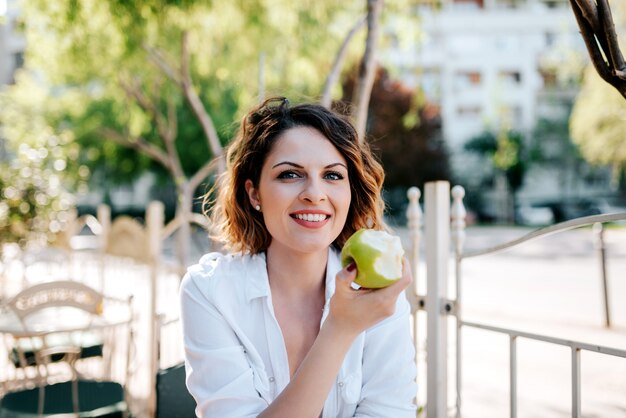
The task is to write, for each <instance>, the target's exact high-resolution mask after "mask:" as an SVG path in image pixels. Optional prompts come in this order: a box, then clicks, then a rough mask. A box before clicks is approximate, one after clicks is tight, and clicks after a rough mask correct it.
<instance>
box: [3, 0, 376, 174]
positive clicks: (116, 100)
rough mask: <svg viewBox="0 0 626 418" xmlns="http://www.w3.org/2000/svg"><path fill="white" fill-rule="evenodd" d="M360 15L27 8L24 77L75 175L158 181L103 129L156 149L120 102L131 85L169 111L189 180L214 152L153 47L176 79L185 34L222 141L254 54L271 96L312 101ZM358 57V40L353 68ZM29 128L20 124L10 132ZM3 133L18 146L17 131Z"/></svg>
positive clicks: (282, 4) (141, 122)
mask: <svg viewBox="0 0 626 418" xmlns="http://www.w3.org/2000/svg"><path fill="white" fill-rule="evenodd" d="M364 12H365V2H362V1H356V0H355V1H353V2H349V3H347V4H340V3H337V2H334V1H330V0H328V1H316V2H313V1H303V2H291V1H288V0H253V1H246V2H242V1H235V2H212V1H191V0H141V1H133V2H128V1H123V0H114V1H110V2H103V1H100V0H82V1H76V0H33V1H29V2H26V3H25V4H24V8H23V14H24V17H23V21H24V22H25V26H24V27H25V36H26V39H27V45H28V49H27V51H26V57H25V63H26V69H27V70H28V71H31V72H34V73H36V74H37V78H38V82H39V86H40V87H41V88H42V96H41V98H42V99H45V100H46V101H47V102H48V103H50V104H51V106H52V108H53V109H54V112H52V113H51V114H46V115H45V120H46V123H47V125H46V126H42V127H40V128H41V129H44V128H45V129H48V130H51V131H54V132H61V131H62V132H68V135H69V136H71V139H72V143H74V144H77V145H78V146H79V147H78V150H79V154H80V155H78V156H77V158H76V160H75V164H74V163H72V164H68V167H69V166H70V165H71V167H70V168H72V170H73V171H72V172H73V173H76V172H77V170H76V167H80V166H88V167H89V169H90V172H91V174H92V176H91V181H92V182H102V181H106V182H108V183H124V182H130V181H132V180H134V179H135V178H136V177H137V176H138V175H139V174H140V173H141V172H142V171H144V170H151V171H155V172H157V173H160V176H161V178H163V179H165V178H166V177H167V176H168V175H169V174H168V173H166V172H165V170H164V169H163V167H161V166H160V165H158V164H155V163H154V161H152V160H149V159H148V158H146V157H145V156H142V155H139V154H138V153H137V152H135V151H132V150H128V149H126V148H124V147H122V146H120V145H117V144H115V143H112V142H111V141H110V140H108V139H107V138H105V136H104V135H103V132H102V131H103V128H107V129H111V130H114V131H116V132H119V133H120V134H122V135H126V136H130V137H141V138H143V139H145V140H146V141H147V142H148V143H151V144H154V145H155V146H157V147H159V148H161V149H163V148H164V147H163V144H162V142H161V141H160V138H159V135H158V132H157V127H156V125H157V123H156V120H155V119H154V117H153V115H151V114H150V112H148V111H147V109H146V108H145V107H142V106H139V104H138V102H137V100H136V99H135V98H133V97H132V94H129V91H128V90H129V89H128V87H129V86H130V87H132V88H133V89H136V91H138V92H139V93H141V94H142V95H143V96H145V97H146V98H147V99H148V101H149V102H150V103H152V104H153V105H154V107H155V108H156V109H157V110H158V112H159V113H161V114H162V115H164V116H165V117H167V109H168V104H169V103H170V102H171V103H173V104H174V106H175V114H176V126H177V131H178V135H177V141H176V147H177V150H178V151H179V153H180V156H181V160H182V165H183V169H184V171H185V173H186V174H187V175H189V174H191V173H194V172H195V171H196V170H197V169H198V168H199V167H201V166H202V165H203V164H204V163H205V162H206V161H207V160H209V159H210V158H212V156H211V153H210V152H209V148H208V145H207V141H206V138H205V137H204V133H203V131H202V130H201V127H200V125H199V123H198V122H197V120H196V118H195V116H194V115H193V113H192V110H191V109H190V107H189V106H188V105H187V103H186V101H185V98H184V97H183V95H182V92H181V90H180V88H179V86H178V85H177V84H176V83H175V82H173V81H172V80H170V79H169V78H168V77H167V76H166V75H165V73H164V72H163V71H162V70H161V69H160V68H159V67H158V66H157V65H156V64H155V63H154V61H153V60H152V59H151V58H150V51H161V56H162V58H163V59H164V60H165V61H166V62H167V63H168V64H169V65H170V66H171V67H172V69H173V70H174V71H175V72H177V71H178V69H179V68H180V64H181V58H180V57H181V38H182V34H183V32H186V33H188V48H189V53H190V57H191V61H190V72H191V77H192V80H193V83H194V86H195V87H196V88H197V90H198V94H199V96H200V99H201V100H202V102H203V104H204V106H205V107H206V109H207V111H208V113H209V114H210V115H211V117H212V118H213V121H214V124H215V126H216V128H217V130H218V134H219V136H220V141H221V142H222V144H226V143H228V142H229V141H230V138H231V137H232V134H233V132H234V130H235V129H236V126H237V124H236V123H233V122H234V121H237V119H239V115H241V114H242V113H243V112H244V110H246V109H248V108H249V107H250V106H251V105H253V104H254V103H255V102H256V101H257V100H258V91H259V79H258V74H259V56H260V54H261V53H263V54H264V55H265V78H264V83H265V86H264V87H265V91H266V92H267V94H268V95H269V94H275V93H280V94H284V95H288V96H290V97H295V98H296V101H297V99H306V100H310V99H311V98H312V97H316V96H317V95H318V94H319V92H320V90H321V86H322V84H323V82H324V79H325V77H326V74H327V72H328V70H329V69H330V66H331V64H332V60H333V58H334V52H335V51H336V50H337V49H338V47H339V45H340V43H341V41H342V40H343V36H345V34H346V33H347V31H348V28H349V27H350V26H351V25H352V24H354V21H356V18H357V17H358V16H359V15H362V14H364ZM360 49H362V45H361V43H359V42H358V40H355V42H353V43H352V51H351V53H350V56H351V57H352V58H351V59H352V60H354V59H355V57H357V56H358V53H359V52H360ZM25 88H26V86H23V85H22V83H20V82H18V83H17V86H16V87H15V90H16V93H15V94H16V95H24V94H25V92H24V91H23V90H24V89H25ZM27 123H28V120H27V119H26V118H23V120H22V121H20V122H19V123H17V124H16V127H15V129H14V131H19V130H20V128H18V127H17V126H18V125H20V126H23V125H26V124H27ZM6 136H7V138H8V139H9V140H10V141H15V138H17V137H18V136H23V133H17V134H14V133H11V134H7V135H6Z"/></svg>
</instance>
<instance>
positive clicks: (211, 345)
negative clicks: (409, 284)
mask: <svg viewBox="0 0 626 418" xmlns="http://www.w3.org/2000/svg"><path fill="white" fill-rule="evenodd" d="M340 269H341V264H340V261H339V255H338V253H337V251H336V250H334V249H330V250H329V257H328V265H327V268H326V295H325V296H326V304H325V307H324V312H323V315H322V322H323V321H324V319H325V318H326V316H327V315H328V306H329V301H330V298H331V296H332V295H333V293H334V291H335V275H336V274H337V273H338V272H339V270H340ZM180 298H181V319H182V325H183V335H184V345H185V365H186V370H187V387H188V388H189V392H190V393H191V394H192V395H193V397H194V398H195V400H196V402H197V409H196V413H197V415H198V416H199V417H205V418H208V417H215V418H230V417H233V418H235V417H236V418H242V417H256V416H257V415H258V414H260V413H261V412H262V411H263V410H265V408H267V406H268V405H269V404H270V403H271V402H272V401H273V400H274V399H276V397H278V395H279V394H280V393H281V391H282V390H283V389H284V388H285V386H287V384H288V383H289V379H290V377H289V363H288V361H287V351H286V348H285V343H284V340H283V336H282V333H281V329H280V326H279V324H278V321H277V320H276V316H275V315H274V309H273V305H272V294H271V292H270V287H269V280H268V276H267V267H266V262H265V255H264V254H257V255H252V256H251V255H243V256H239V255H222V254H219V253H210V254H207V255H205V256H204V257H202V258H201V260H200V262H199V264H196V265H194V266H192V267H190V268H189V269H188V272H187V274H186V275H185V278H184V279H183V282H182V284H181V289H180ZM409 316H410V308H409V304H408V302H407V300H406V298H405V296H404V292H403V293H402V294H401V295H400V297H399V298H398V302H397V305H396V311H395V314H394V315H392V316H391V317H389V318H387V319H385V320H383V321H381V322H380V323H378V324H377V325H375V326H373V327H371V328H369V329H368V330H366V331H364V332H363V333H361V334H360V335H359V336H358V337H357V338H356V340H355V341H354V343H353V344H352V346H351V348H350V349H349V351H348V353H347V354H346V356H345V358H344V360H343V364H342V366H341V369H340V370H339V373H338V375H337V378H336V381H335V383H334V385H333V387H332V389H331V391H330V393H329V395H328V398H327V399H326V401H325V403H324V409H323V413H322V417H323V418H335V417H375V418H385V417H388V418H402V417H411V418H414V417H415V410H416V407H415V403H414V401H415V396H416V393H417V385H416V381H415V379H416V365H415V349H414V346H413V342H412V339H411V335H410V325H409V323H410V322H409Z"/></svg>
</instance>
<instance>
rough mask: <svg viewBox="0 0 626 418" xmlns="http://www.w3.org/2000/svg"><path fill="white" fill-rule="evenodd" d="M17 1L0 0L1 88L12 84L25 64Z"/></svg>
mask: <svg viewBox="0 0 626 418" xmlns="http://www.w3.org/2000/svg"><path fill="white" fill-rule="evenodd" d="M18 25H19V19H18V10H17V0H0V88H2V86H4V85H7V84H12V83H13V82H14V81H15V79H14V76H15V70H16V69H18V68H19V67H21V66H22V64H23V63H24V50H25V48H26V41H25V39H24V37H23V36H22V35H21V34H20V33H19V30H18Z"/></svg>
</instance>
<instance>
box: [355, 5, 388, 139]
mask: <svg viewBox="0 0 626 418" xmlns="http://www.w3.org/2000/svg"><path fill="white" fill-rule="evenodd" d="M381 9H382V0H367V40H366V41H365V53H364V54H363V60H362V61H361V66H360V68H359V77H358V78H357V82H356V85H355V87H354V95H353V99H352V102H353V103H354V105H355V106H356V115H355V125H356V130H357V134H358V136H359V141H364V140H365V128H366V124H367V111H368V107H369V101H370V96H371V94H372V87H373V86H374V78H375V77H376V40H377V38H378V20H379V16H380V11H381Z"/></svg>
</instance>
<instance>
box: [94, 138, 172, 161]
mask: <svg viewBox="0 0 626 418" xmlns="http://www.w3.org/2000/svg"><path fill="white" fill-rule="evenodd" d="M99 132H100V134H101V135H102V136H104V137H105V138H106V139H109V140H111V141H113V142H116V143H118V144H120V145H122V146H124V147H127V148H132V149H135V150H137V151H140V152H142V153H144V154H145V155H147V156H148V157H150V158H152V159H153V160H154V161H156V162H158V163H159V164H161V165H162V166H163V167H165V168H166V169H167V170H168V171H170V172H172V167H171V165H170V160H169V157H168V155H167V154H166V153H165V152H164V151H163V150H162V149H160V148H159V147H157V146H155V145H154V144H151V143H149V142H148V141H146V140H145V139H143V138H141V137H138V138H135V137H130V136H128V135H124V134H121V133H119V132H117V131H115V130H113V129H110V128H102V129H100V130H99Z"/></svg>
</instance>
